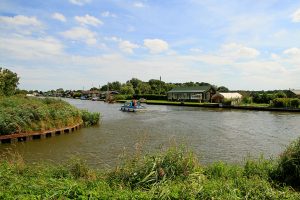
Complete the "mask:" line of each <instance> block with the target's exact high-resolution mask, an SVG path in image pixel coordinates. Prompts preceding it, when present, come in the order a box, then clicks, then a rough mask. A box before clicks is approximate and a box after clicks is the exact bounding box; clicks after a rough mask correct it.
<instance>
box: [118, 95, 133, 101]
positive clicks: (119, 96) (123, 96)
mask: <svg viewBox="0 0 300 200" xmlns="http://www.w3.org/2000/svg"><path fill="white" fill-rule="evenodd" d="M130 99H132V96H131V95H125V94H117V95H114V100H116V101H118V100H130Z"/></svg>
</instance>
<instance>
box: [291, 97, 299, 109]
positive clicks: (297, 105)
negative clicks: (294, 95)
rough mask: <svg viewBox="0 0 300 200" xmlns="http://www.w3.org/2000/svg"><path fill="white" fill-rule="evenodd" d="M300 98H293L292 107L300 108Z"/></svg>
mask: <svg viewBox="0 0 300 200" xmlns="http://www.w3.org/2000/svg"><path fill="white" fill-rule="evenodd" d="M299 105H300V99H291V107H292V108H299Z"/></svg>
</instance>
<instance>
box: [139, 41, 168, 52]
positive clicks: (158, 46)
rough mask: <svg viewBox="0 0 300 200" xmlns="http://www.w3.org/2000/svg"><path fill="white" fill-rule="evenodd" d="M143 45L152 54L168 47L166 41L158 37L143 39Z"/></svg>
mask: <svg viewBox="0 0 300 200" xmlns="http://www.w3.org/2000/svg"><path fill="white" fill-rule="evenodd" d="M144 46H145V47H146V48H147V49H149V51H150V53H152V54H156V53H162V52H164V51H167V50H168V49H169V45H168V43H167V42H166V41H164V40H160V39H145V40H144Z"/></svg>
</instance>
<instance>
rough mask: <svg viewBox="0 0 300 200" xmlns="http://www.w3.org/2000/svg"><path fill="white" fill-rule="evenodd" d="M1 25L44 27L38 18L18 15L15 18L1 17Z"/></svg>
mask: <svg viewBox="0 0 300 200" xmlns="http://www.w3.org/2000/svg"><path fill="white" fill-rule="evenodd" d="M0 23H1V24H2V25H8V26H42V22H40V21H39V20H38V19H37V18H36V17H27V16H24V15H16V16H14V17H6V16H0Z"/></svg>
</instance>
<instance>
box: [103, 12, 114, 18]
mask: <svg viewBox="0 0 300 200" xmlns="http://www.w3.org/2000/svg"><path fill="white" fill-rule="evenodd" d="M101 16H102V17H113V18H115V17H117V15H116V14H114V13H111V12H109V11H105V12H102V13H101Z"/></svg>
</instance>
